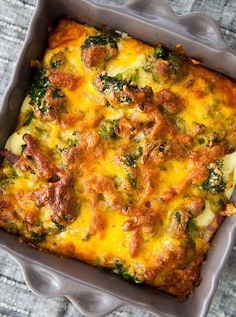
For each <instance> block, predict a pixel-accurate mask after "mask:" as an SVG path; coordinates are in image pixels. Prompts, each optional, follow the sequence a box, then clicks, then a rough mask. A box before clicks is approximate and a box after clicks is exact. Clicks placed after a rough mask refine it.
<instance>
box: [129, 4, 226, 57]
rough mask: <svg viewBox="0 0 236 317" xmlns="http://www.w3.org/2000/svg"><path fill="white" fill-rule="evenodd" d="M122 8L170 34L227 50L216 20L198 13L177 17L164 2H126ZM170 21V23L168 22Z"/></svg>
mask: <svg viewBox="0 0 236 317" xmlns="http://www.w3.org/2000/svg"><path fill="white" fill-rule="evenodd" d="M124 7H125V8H126V9H128V10H129V11H130V13H131V14H135V15H141V16H142V17H145V15H146V17H147V18H148V19H149V20H150V19H151V20H152V21H153V23H155V24H158V25H159V26H162V27H164V28H166V29H168V30H170V31H172V32H177V33H178V34H181V35H183V36H187V37H188V38H189V37H191V38H192V39H194V40H195V41H197V42H198V43H202V44H205V45H208V46H210V47H212V48H214V49H227V50H229V51H231V49H229V48H227V45H226V43H225V40H224V38H223V35H222V33H221V31H220V29H219V25H218V23H217V22H216V20H215V19H214V18H212V17H210V16H209V15H206V14H204V13H200V12H190V13H188V14H184V15H177V14H175V12H174V11H173V10H172V9H171V8H170V6H169V4H168V3H167V1H166V0H148V1H144V0H128V1H127V2H126V3H125V5H124ZM170 21H171V22H170Z"/></svg>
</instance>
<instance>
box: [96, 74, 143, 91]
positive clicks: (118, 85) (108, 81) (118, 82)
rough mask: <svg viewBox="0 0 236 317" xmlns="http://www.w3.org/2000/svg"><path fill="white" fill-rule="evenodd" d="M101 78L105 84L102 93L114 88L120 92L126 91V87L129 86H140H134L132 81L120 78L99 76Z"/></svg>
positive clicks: (135, 86)
mask: <svg viewBox="0 0 236 317" xmlns="http://www.w3.org/2000/svg"><path fill="white" fill-rule="evenodd" d="M99 78H100V80H101V81H102V83H103V86H102V90H101V91H105V90H107V89H110V88H112V89H113V90H115V91H118V90H121V91H122V90H123V89H124V86H127V87H129V88H138V86H137V85H134V84H132V83H131V81H128V80H125V79H121V78H119V77H118V76H114V77H112V76H108V75H106V74H101V75H99Z"/></svg>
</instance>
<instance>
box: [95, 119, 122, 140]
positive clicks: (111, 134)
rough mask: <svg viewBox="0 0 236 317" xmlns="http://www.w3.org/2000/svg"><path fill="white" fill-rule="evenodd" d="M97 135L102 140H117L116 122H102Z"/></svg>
mask: <svg viewBox="0 0 236 317" xmlns="http://www.w3.org/2000/svg"><path fill="white" fill-rule="evenodd" d="M98 133H99V135H100V137H101V138H102V139H104V140H110V139H113V140H114V139H117V138H118V120H104V121H103V122H102V123H101V124H100V127H99V130H98Z"/></svg>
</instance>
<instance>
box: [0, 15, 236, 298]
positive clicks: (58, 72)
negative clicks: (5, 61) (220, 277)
mask: <svg viewBox="0 0 236 317" xmlns="http://www.w3.org/2000/svg"><path fill="white" fill-rule="evenodd" d="M32 67H33V70H34V77H33V79H32V85H31V87H30V89H29V93H28V95H27V97H26V98H25V101H24V103H23V106H22V108H21V112H20V116H19V121H18V125H17V129H16V132H14V133H13V134H12V135H11V136H10V138H9V139H8V141H7V143H6V146H5V149H4V150H1V151H0V154H1V156H2V157H4V158H5V159H4V161H3V163H2V166H1V169H0V186H1V188H0V211H1V213H0V225H1V227H3V228H4V229H6V230H8V231H10V232H13V233H15V234H19V235H20V236H21V237H22V239H23V240H24V241H27V242H30V243H31V244H32V243H33V244H34V245H35V246H37V247H38V248H40V249H45V250H49V251H51V252H55V253H58V254H61V255H65V256H69V257H73V258H77V259H80V260H82V261H85V262H87V263H90V264H92V265H95V266H98V267H106V268H109V269H110V270H111V271H113V272H115V273H117V274H119V275H121V276H122V277H123V278H124V279H127V280H131V281H134V282H138V283H147V284H149V285H152V286H155V287H157V288H159V289H161V290H163V291H166V292H168V293H170V294H173V295H175V296H177V297H178V298H179V299H180V300H184V299H185V298H186V297H187V296H188V295H189V294H190V293H191V292H192V290H193V289H194V287H195V286H196V285H198V283H199V274H200V267H201V263H202V262H203V260H204V258H205V256H206V253H207V250H208V249H209V241H210V239H211V237H212V235H213V233H214V232H215V231H216V229H217V228H218V226H219V225H220V223H221V222H222V220H223V217H224V216H230V215H231V214H233V213H234V212H235V208H234V206H233V205H232V204H231V203H229V199H230V197H231V195H232V192H233V188H234V184H235V177H236V176H235V175H236V170H235V167H236V152H235V150H236V117H235V115H236V84H235V83H234V82H233V81H231V80H229V79H228V78H226V77H224V76H222V75H220V74H218V73H215V72H213V71H210V70H208V69H206V68H204V67H202V66H201V65H198V64H196V63H195V62H193V61H192V60H191V59H190V58H187V57H186V56H184V55H183V54H182V53H181V52H179V51H178V50H176V51H170V50H168V49H167V48H166V47H164V46H162V45H157V46H150V45H147V44H145V43H143V42H141V41H138V40H136V39H133V38H131V37H129V36H128V35H127V34H124V33H121V32H118V31H112V30H108V29H104V30H97V29H95V28H93V27H91V26H87V25H82V24H79V23H77V22H75V21H71V20H61V21H60V23H59V25H58V26H57V28H56V29H55V30H54V31H53V32H51V34H50V35H49V45H48V48H47V50H46V52H45V55H44V58H43V60H42V61H32Z"/></svg>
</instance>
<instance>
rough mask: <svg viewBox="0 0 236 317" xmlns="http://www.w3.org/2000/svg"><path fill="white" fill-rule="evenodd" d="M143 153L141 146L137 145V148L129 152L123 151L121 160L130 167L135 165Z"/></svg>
mask: <svg viewBox="0 0 236 317" xmlns="http://www.w3.org/2000/svg"><path fill="white" fill-rule="evenodd" d="M142 154H143V148H142V147H141V146H139V147H138V149H137V150H136V151H134V152H131V153H125V154H124V155H123V157H122V161H123V163H124V164H125V165H127V166H130V167H135V166H136V161H137V160H138V159H139V158H140V156H142Z"/></svg>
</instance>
